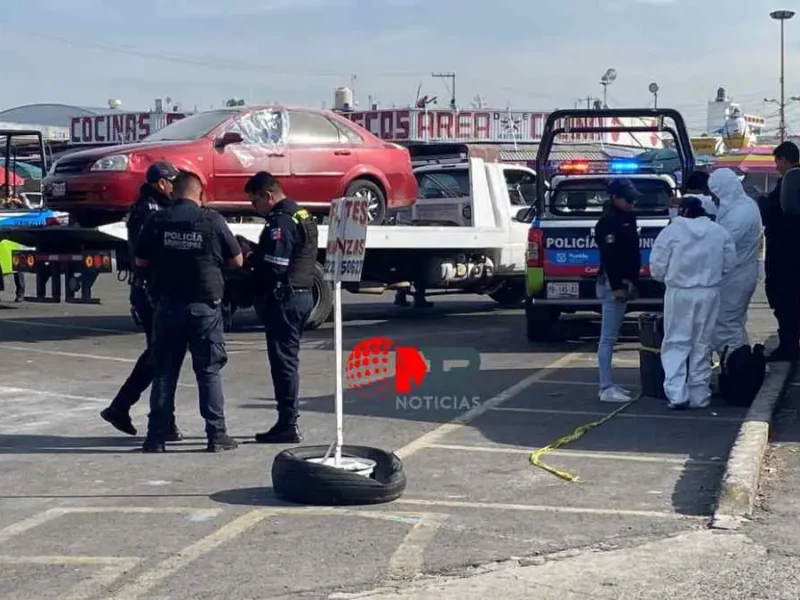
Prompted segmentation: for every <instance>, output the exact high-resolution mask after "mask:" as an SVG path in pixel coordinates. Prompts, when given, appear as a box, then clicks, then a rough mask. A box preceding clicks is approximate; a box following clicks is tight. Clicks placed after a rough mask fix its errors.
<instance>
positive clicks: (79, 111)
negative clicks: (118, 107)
mask: <svg viewBox="0 0 800 600" xmlns="http://www.w3.org/2000/svg"><path fill="white" fill-rule="evenodd" d="M110 111H111V109H109V108H91V107H84V106H70V105H69V104H28V105H26V106H17V107H15V108H9V109H6V110H3V111H0V121H7V122H10V123H30V124H32V125H50V126H54V127H67V126H69V121H70V118H71V117H79V116H89V115H102V114H106V113H108V112H110Z"/></svg>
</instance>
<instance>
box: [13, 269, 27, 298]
mask: <svg viewBox="0 0 800 600" xmlns="http://www.w3.org/2000/svg"><path fill="white" fill-rule="evenodd" d="M14 287H15V288H16V289H15V290H14V296H15V297H16V298H19V299H22V298H24V297H25V273H22V272H21V271H17V272H16V273H14Z"/></svg>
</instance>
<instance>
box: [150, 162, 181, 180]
mask: <svg viewBox="0 0 800 600" xmlns="http://www.w3.org/2000/svg"><path fill="white" fill-rule="evenodd" d="M177 176H178V169H176V168H175V166H174V165H173V164H172V163H171V162H168V161H166V160H160V161H158V162H154V163H153V164H152V165H150V168H148V169H147V175H145V178H146V179H147V183H157V182H158V181H159V180H160V179H168V180H169V181H172V180H173V179H175V178H176V177H177Z"/></svg>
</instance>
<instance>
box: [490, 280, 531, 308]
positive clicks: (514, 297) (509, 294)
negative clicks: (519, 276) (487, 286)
mask: <svg viewBox="0 0 800 600" xmlns="http://www.w3.org/2000/svg"><path fill="white" fill-rule="evenodd" d="M489 298H491V299H492V300H494V301H495V302H497V303H498V304H500V305H501V306H508V307H511V308H515V307H519V306H520V304H522V302H523V300H525V286H524V284H514V283H510V282H509V283H505V284H504V285H503V286H502V287H501V288H500V289H499V290H497V291H495V292H492V293H491V294H489Z"/></svg>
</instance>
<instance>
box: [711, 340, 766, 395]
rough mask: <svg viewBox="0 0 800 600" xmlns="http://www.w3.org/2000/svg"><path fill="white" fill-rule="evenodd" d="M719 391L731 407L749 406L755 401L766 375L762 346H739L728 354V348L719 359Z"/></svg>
mask: <svg viewBox="0 0 800 600" xmlns="http://www.w3.org/2000/svg"><path fill="white" fill-rule="evenodd" d="M720 364H721V371H720V374H719V391H720V394H722V396H723V398H725V400H726V401H727V403H728V404H730V405H731V406H750V405H751V404H752V403H753V400H755V398H756V395H757V394H758V391H759V390H760V389H761V385H762V384H763V383H764V377H765V376H766V373H767V359H766V357H765V356H764V346H763V345H762V344H756V345H755V346H753V347H752V348H750V346H741V347H740V348H737V349H736V350H734V351H733V352H731V353H730V354H728V348H725V350H724V351H723V353H722V356H721V357H720Z"/></svg>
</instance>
